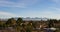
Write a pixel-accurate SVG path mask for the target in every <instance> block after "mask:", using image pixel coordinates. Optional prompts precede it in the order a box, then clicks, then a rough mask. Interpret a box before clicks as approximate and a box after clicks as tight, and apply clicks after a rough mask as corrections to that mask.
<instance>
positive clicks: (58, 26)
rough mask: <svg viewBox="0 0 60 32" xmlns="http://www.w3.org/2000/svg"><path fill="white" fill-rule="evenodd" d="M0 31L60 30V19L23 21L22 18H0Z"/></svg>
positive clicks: (47, 31) (37, 31) (51, 31)
mask: <svg viewBox="0 0 60 32" xmlns="http://www.w3.org/2000/svg"><path fill="white" fill-rule="evenodd" d="M51 28H53V29H51ZM0 32H60V20H56V19H48V20H47V21H44V20H41V21H32V20H31V21H23V20H22V18H18V19H17V20H16V19H14V18H10V19H8V20H7V21H1V20H0Z"/></svg>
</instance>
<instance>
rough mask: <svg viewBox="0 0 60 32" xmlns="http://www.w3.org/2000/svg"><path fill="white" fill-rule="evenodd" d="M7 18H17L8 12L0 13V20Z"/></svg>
mask: <svg viewBox="0 0 60 32" xmlns="http://www.w3.org/2000/svg"><path fill="white" fill-rule="evenodd" d="M9 17H17V15H15V14H13V13H9V12H3V11H0V18H9Z"/></svg>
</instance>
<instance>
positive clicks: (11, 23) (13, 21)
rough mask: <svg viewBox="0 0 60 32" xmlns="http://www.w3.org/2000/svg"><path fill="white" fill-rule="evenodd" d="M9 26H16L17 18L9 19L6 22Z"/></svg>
mask: <svg viewBox="0 0 60 32" xmlns="http://www.w3.org/2000/svg"><path fill="white" fill-rule="evenodd" d="M6 25H7V26H14V25H16V20H15V19H14V18H11V19H8V21H7V22H6Z"/></svg>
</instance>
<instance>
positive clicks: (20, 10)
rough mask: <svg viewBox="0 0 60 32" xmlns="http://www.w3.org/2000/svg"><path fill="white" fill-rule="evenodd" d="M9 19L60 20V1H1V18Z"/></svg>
mask: <svg viewBox="0 0 60 32" xmlns="http://www.w3.org/2000/svg"><path fill="white" fill-rule="evenodd" d="M9 17H39V18H40V17H46V18H55V19H60V0H0V18H9Z"/></svg>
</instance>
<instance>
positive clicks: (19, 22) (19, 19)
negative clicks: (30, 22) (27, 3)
mask: <svg viewBox="0 0 60 32" xmlns="http://www.w3.org/2000/svg"><path fill="white" fill-rule="evenodd" d="M16 23H17V25H19V26H20V24H22V23H23V20H22V18H18V20H17V21H16Z"/></svg>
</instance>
